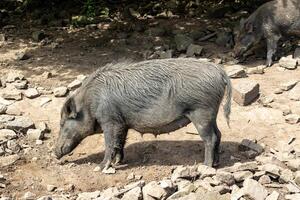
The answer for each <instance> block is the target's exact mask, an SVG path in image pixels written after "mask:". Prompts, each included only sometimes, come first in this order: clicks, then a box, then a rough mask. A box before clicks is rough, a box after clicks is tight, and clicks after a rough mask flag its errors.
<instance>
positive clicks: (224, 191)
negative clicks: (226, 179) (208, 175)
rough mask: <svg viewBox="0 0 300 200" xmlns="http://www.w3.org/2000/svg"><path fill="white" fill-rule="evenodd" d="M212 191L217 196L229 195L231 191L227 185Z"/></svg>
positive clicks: (216, 187) (219, 186)
mask: <svg viewBox="0 0 300 200" xmlns="http://www.w3.org/2000/svg"><path fill="white" fill-rule="evenodd" d="M213 191H215V192H217V193H219V194H226V193H230V191H231V189H230V187H229V186H227V185H218V186H215V187H214V190H213Z"/></svg>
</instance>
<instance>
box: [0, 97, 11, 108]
mask: <svg viewBox="0 0 300 200" xmlns="http://www.w3.org/2000/svg"><path fill="white" fill-rule="evenodd" d="M13 103H14V102H13V101H7V100H5V99H4V98H2V97H1V96H0V104H2V105H5V106H9V105H11V104H13Z"/></svg>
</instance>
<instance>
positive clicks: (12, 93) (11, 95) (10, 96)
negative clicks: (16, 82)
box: [2, 90, 22, 101]
mask: <svg viewBox="0 0 300 200" xmlns="http://www.w3.org/2000/svg"><path fill="white" fill-rule="evenodd" d="M2 97H3V98H4V99H6V100H17V101H19V100H22V93H21V92H20V91H18V90H7V91H5V92H3V93H2Z"/></svg>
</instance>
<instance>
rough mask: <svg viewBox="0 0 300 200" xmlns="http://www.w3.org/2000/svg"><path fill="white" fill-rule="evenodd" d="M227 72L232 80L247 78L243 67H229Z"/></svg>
mask: <svg viewBox="0 0 300 200" xmlns="http://www.w3.org/2000/svg"><path fill="white" fill-rule="evenodd" d="M226 72H227V75H228V76H229V77H230V78H244V77H246V76H247V74H246V72H245V70H244V67H243V66H241V65H232V66H228V67H227V68H226Z"/></svg>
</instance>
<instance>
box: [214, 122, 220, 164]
mask: <svg viewBox="0 0 300 200" xmlns="http://www.w3.org/2000/svg"><path fill="white" fill-rule="evenodd" d="M213 126H214V132H215V135H216V143H215V149H214V163H213V166H214V167H217V166H218V165H219V161H220V159H219V151H220V143H221V131H220V130H219V128H218V125H217V123H216V122H214V125H213Z"/></svg>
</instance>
